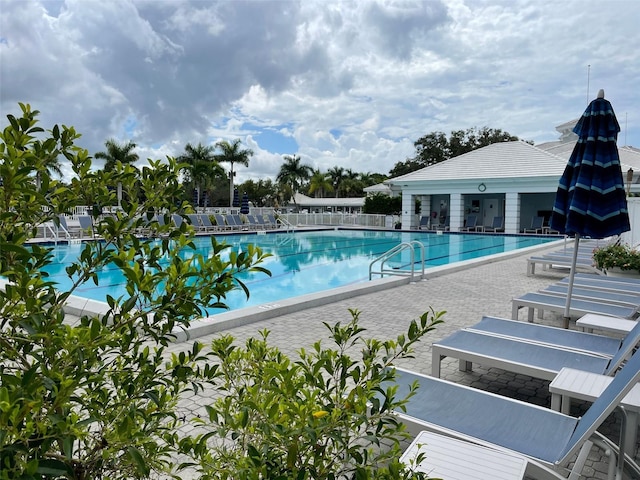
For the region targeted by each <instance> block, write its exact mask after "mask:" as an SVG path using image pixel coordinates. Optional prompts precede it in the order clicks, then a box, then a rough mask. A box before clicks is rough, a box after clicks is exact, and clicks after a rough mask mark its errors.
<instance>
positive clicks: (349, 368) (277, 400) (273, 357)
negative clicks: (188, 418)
mask: <svg viewBox="0 0 640 480" xmlns="http://www.w3.org/2000/svg"><path fill="white" fill-rule="evenodd" d="M350 312H351V315H352V318H351V321H350V322H349V323H347V324H345V325H342V324H340V323H338V324H336V325H333V326H330V325H328V324H326V323H325V326H326V327H327V328H328V330H329V332H330V338H331V339H332V341H333V343H334V344H335V346H334V348H324V347H323V346H322V345H321V343H320V342H317V343H315V344H314V345H313V347H312V348H311V350H309V351H307V350H304V349H302V350H300V352H299V358H298V359H297V360H295V361H294V360H292V359H290V358H288V357H287V356H286V355H284V354H283V353H282V352H281V351H280V350H279V349H278V348H275V347H272V346H270V345H269V344H268V341H267V340H268V332H267V331H263V332H262V338H259V339H256V338H251V339H249V340H248V341H247V342H246V344H245V346H244V348H241V347H238V346H236V345H234V342H233V338H232V337H231V336H223V337H221V338H219V339H216V340H214V341H213V344H212V352H211V353H210V354H209V356H210V357H211V362H212V364H213V365H215V366H216V367H215V368H216V369H217V370H216V372H215V374H213V375H212V376H211V380H210V381H211V383H212V385H213V386H214V387H215V391H217V392H220V393H222V396H220V397H219V398H217V399H216V400H215V401H214V402H213V403H211V404H209V405H206V409H207V413H208V416H207V418H204V419H202V420H200V422H199V423H201V424H202V425H203V426H205V427H206V429H207V430H208V429H211V432H216V436H215V437H212V436H211V433H210V432H207V433H205V434H202V435H201V436H200V437H197V438H196V439H187V440H183V441H182V442H181V445H182V448H183V451H184V453H188V454H189V455H190V456H193V457H194V458H198V459H199V476H198V478H201V479H216V480H222V479H225V480H226V479H234V478H243V479H262V478H270V479H292V478H295V479H300V480H303V479H309V480H311V479H314V480H333V479H351V478H357V479H374V478H375V479H400V478H426V476H425V475H422V474H419V473H412V472H410V471H408V470H407V469H406V468H405V467H402V466H401V465H400V464H399V462H398V458H399V456H400V441H401V440H403V439H405V438H406V437H407V436H408V435H407V434H406V432H405V429H404V425H402V424H401V423H399V422H398V420H397V417H396V416H395V415H394V411H395V410H397V409H401V408H402V407H403V405H404V404H405V403H406V401H407V399H408V398H409V397H411V396H412V395H413V393H410V394H409V396H408V397H407V398H396V397H395V393H396V390H397V387H396V386H395V384H394V382H393V380H394V378H395V370H394V369H393V368H392V365H393V363H394V362H395V361H396V360H398V359H401V358H408V357H410V356H411V353H412V347H413V345H414V344H415V343H416V342H418V341H419V340H420V338H421V337H422V336H423V335H425V334H426V333H427V332H430V331H431V330H433V328H434V327H435V325H437V324H438V323H441V321H442V320H441V317H442V315H443V312H440V313H435V312H433V311H432V312H427V313H425V314H423V315H422V316H421V317H420V319H419V321H413V322H412V323H411V325H410V327H409V330H408V332H407V334H406V335H405V334H402V335H399V336H398V337H397V339H396V340H387V341H380V340H376V339H365V338H364V337H363V336H362V333H363V332H364V329H363V328H362V327H360V326H359V316H360V313H359V312H358V311H357V310H350ZM355 354H359V357H358V358H356V357H355V356H354V355H355ZM414 388H417V385H414ZM214 438H215V439H214ZM225 440H226V441H225Z"/></svg>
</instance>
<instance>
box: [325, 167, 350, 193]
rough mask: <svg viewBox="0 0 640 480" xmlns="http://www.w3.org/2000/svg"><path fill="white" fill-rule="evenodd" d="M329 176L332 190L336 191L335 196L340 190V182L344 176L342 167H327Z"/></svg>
mask: <svg viewBox="0 0 640 480" xmlns="http://www.w3.org/2000/svg"><path fill="white" fill-rule="evenodd" d="M328 173H329V176H330V177H331V183H332V185H333V190H334V191H335V192H336V197H338V194H339V193H340V190H341V188H340V187H341V185H340V184H341V183H342V181H343V180H344V179H345V178H346V177H345V173H344V168H342V167H337V166H336V167H333V168H330V169H329V172H328Z"/></svg>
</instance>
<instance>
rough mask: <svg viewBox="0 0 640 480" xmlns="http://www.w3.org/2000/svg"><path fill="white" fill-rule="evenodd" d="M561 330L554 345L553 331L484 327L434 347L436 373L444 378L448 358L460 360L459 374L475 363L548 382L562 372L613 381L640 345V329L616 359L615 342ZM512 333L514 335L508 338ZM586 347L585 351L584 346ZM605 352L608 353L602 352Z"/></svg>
mask: <svg viewBox="0 0 640 480" xmlns="http://www.w3.org/2000/svg"><path fill="white" fill-rule="evenodd" d="M549 328H553V327H549ZM556 330H558V338H557V339H555V340H553V339H552V338H551V337H552V335H551V334H550V333H549V332H550V331H548V330H544V329H532V328H526V327H524V328H523V327H515V326H512V325H508V324H503V325H499V324H497V322H493V324H490V326H489V327H482V324H480V325H476V326H475V328H474V327H472V328H469V329H462V330H458V331H456V332H454V333H452V334H451V335H449V336H448V337H446V338H444V339H442V340H439V341H437V342H434V343H433V345H432V356H433V358H432V364H431V374H432V375H433V376H434V377H439V376H440V362H441V361H442V359H443V358H445V357H452V358H457V359H458V360H459V361H460V369H461V370H465V371H469V370H471V363H472V362H475V363H478V364H481V365H485V366H487V367H496V368H500V369H502V370H507V371H510V372H515V373H519V374H522V375H529V376H531V377H534V378H541V379H543V380H553V379H554V377H555V376H556V375H557V374H558V372H559V371H560V370H561V369H562V368H563V367H568V368H575V369H578V370H583V371H586V372H592V373H598V374H602V375H609V376H612V375H614V374H615V373H616V371H617V369H618V368H619V367H620V365H622V363H623V362H624V361H625V360H626V359H627V358H628V357H629V355H631V354H632V353H633V351H634V349H635V348H636V346H637V345H638V342H640V324H639V326H638V328H634V329H633V330H632V331H631V332H629V334H628V335H627V336H626V337H625V338H624V340H623V341H622V342H619V346H618V349H617V350H616V351H615V354H613V355H611V353H612V352H613V350H610V348H611V346H612V345H613V343H612V342H611V341H610V340H595V336H591V337H589V336H587V335H593V334H589V333H583V336H581V337H580V336H578V335H573V334H571V333H562V334H561V333H559V332H560V331H565V332H567V331H566V330H564V329H558V328H556ZM508 331H511V332H512V333H510V334H509V333H506V332H508ZM574 333H582V332H574ZM545 335H546V336H545ZM567 344H568V345H569V347H566V345H567ZM582 344H584V346H585V347H584V349H581V348H580V347H579V345H582ZM605 344H606V345H605ZM596 345H597V346H596ZM589 348H591V349H594V350H592V351H590V350H588V349H589ZM601 349H606V350H605V351H604V353H603V351H602V350H601Z"/></svg>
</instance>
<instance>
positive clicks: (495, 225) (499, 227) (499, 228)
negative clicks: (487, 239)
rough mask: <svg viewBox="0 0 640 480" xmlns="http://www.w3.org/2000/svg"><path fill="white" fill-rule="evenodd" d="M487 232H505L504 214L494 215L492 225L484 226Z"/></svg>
mask: <svg viewBox="0 0 640 480" xmlns="http://www.w3.org/2000/svg"><path fill="white" fill-rule="evenodd" d="M484 231H485V232H494V233H495V232H504V217H503V216H502V215H499V216H496V217H493V222H492V223H491V225H490V226H488V227H484Z"/></svg>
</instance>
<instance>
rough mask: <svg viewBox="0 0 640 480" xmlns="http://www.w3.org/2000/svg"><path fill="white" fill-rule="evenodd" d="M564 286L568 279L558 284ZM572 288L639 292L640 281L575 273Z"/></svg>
mask: <svg viewBox="0 0 640 480" xmlns="http://www.w3.org/2000/svg"><path fill="white" fill-rule="evenodd" d="M558 283H559V284H562V285H565V284H568V283H569V277H565V278H563V279H562V280H560V281H559V282H558ZM573 284H574V286H581V287H584V288H591V289H593V290H605V291H615V292H624V293H637V292H640V280H638V279H633V278H623V277H608V276H606V275H599V274H595V275H594V274H589V273H576V275H575V277H574V279H573Z"/></svg>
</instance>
